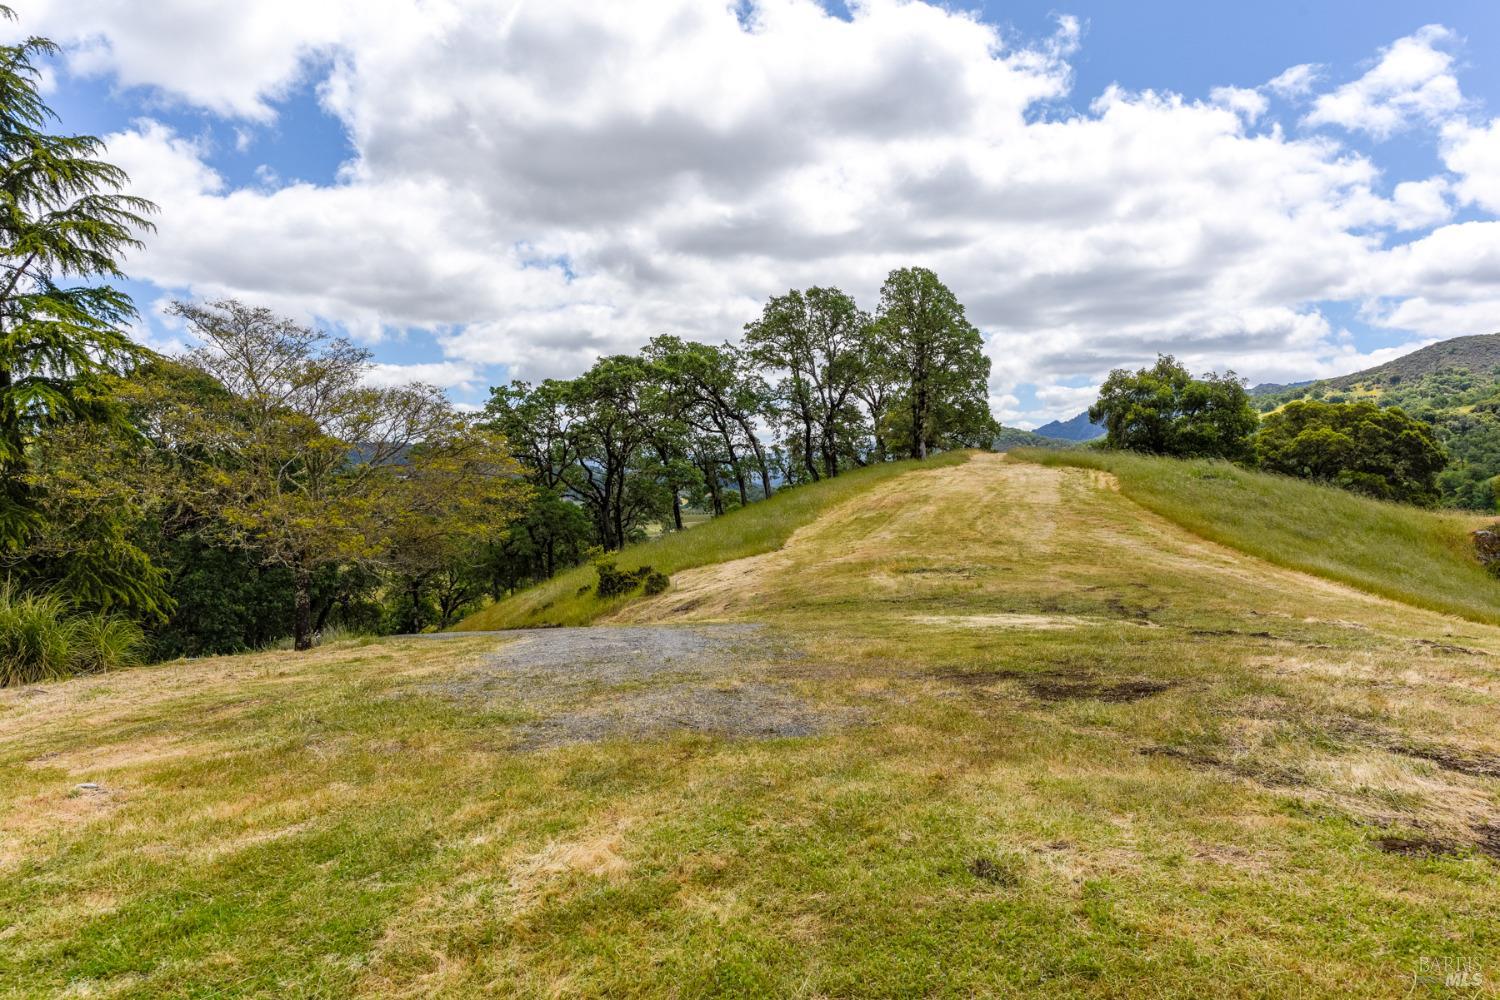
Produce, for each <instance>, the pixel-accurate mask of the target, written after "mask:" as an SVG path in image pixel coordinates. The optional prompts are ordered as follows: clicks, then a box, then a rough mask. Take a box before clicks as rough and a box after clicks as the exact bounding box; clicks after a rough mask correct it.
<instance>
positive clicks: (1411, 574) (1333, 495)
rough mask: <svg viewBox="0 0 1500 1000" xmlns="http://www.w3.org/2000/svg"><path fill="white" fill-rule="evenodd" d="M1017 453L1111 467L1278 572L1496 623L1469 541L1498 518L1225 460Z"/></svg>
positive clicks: (1201, 529)
mask: <svg viewBox="0 0 1500 1000" xmlns="http://www.w3.org/2000/svg"><path fill="white" fill-rule="evenodd" d="M1016 457H1018V458H1020V459H1022V460H1024V461H1029V462H1039V463H1041V464H1043V465H1050V466H1076V467H1078V468H1085V469H1100V470H1103V471H1106V472H1108V473H1109V474H1111V475H1112V476H1114V477H1115V478H1116V479H1117V480H1118V482H1119V484H1120V489H1121V490H1122V491H1123V492H1124V494H1125V495H1126V496H1127V497H1129V498H1130V499H1132V500H1134V501H1135V502H1136V503H1138V504H1140V505H1141V506H1142V507H1145V508H1146V509H1147V510H1150V511H1153V512H1154V513H1157V514H1160V515H1161V516H1163V517H1165V518H1168V519H1169V520H1171V521H1173V522H1175V523H1177V524H1179V525H1181V526H1183V527H1184V528H1187V529H1188V530H1189V531H1192V532H1193V533H1194V534H1197V535H1200V536H1202V537H1203V538H1207V539H1209V540H1211V541H1215V542H1219V543H1221V544H1223V545H1229V546H1232V547H1234V548H1237V549H1240V550H1241V551H1244V552H1248V553H1249V554H1251V555H1254V556H1258V557H1260V558H1261V559H1265V560H1267V561H1269V562H1273V563H1276V564H1277V565H1279V566H1286V567H1289V568H1291V569H1298V570H1302V571H1303V572H1307V573H1314V574H1317V575H1318V576H1322V577H1327V578H1328V579H1330V580H1338V581H1341V582H1343V583H1348V584H1350V585H1352V586H1356V587H1359V588H1361V589H1363V590H1368V591H1370V592H1371V593H1374V594H1380V595H1382V596H1385V597H1390V598H1393V599H1395V600H1398V601H1405V602H1407V603H1409V604H1415V605H1417V606H1418V607H1424V608H1431V609H1432V610H1434V611H1442V612H1445V613H1447V614H1452V615H1459V616H1461V617H1463V618H1468V619H1470V620H1472V621H1479V622H1488V623H1490V624H1496V623H1500V581H1497V580H1496V579H1495V578H1494V577H1493V576H1491V575H1490V574H1489V573H1487V572H1486V571H1485V570H1484V568H1483V567H1482V566H1480V565H1479V563H1478V561H1477V560H1475V558H1474V545H1473V542H1472V540H1471V539H1470V537H1469V534H1470V532H1472V531H1473V530H1474V529H1476V528H1479V527H1481V526H1484V525H1488V524H1493V523H1494V522H1495V517H1494V516H1493V515H1491V516H1489V517H1485V516H1483V515H1476V514H1472V513H1458V512H1453V511H1427V510H1420V509H1418V508H1415V507H1408V506H1404V505H1401V504H1392V503H1382V502H1380V501H1377V500H1369V499H1366V498H1365V497H1360V496H1356V495H1354V494H1352V493H1348V492H1345V491H1343V490H1336V489H1331V488H1329V487H1326V486H1319V485H1315V484H1313V483H1307V482H1302V481H1300V480H1295V479H1288V478H1286V477H1284V476H1271V475H1266V474H1264V473H1258V472H1250V471H1247V470H1245V469H1241V468H1238V467H1237V466H1234V465H1230V464H1229V463H1227V462H1209V461H1195V462H1184V461H1178V460H1176V459H1168V458H1153V457H1150V456H1145V455H1133V454H1129V453H1125V452H1108V451H1067V452H1052V451H1040V450H1025V451H1020V452H1017V453H1016Z"/></svg>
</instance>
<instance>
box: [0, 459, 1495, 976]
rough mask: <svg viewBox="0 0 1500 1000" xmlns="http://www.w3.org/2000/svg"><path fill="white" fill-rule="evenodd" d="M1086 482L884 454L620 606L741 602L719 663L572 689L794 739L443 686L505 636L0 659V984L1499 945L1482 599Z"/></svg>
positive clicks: (1104, 482)
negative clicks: (1386, 591)
mask: <svg viewBox="0 0 1500 1000" xmlns="http://www.w3.org/2000/svg"><path fill="white" fill-rule="evenodd" d="M1111 486H1112V484H1111V482H1110V481H1109V479H1108V478H1107V477H1105V476H1103V475H1102V474H1101V473H1098V472H1097V471H1093V470H1084V469H1068V468H1046V467H1042V466H1037V465H1028V464H1023V463H1019V462H1015V461H1007V460H1005V459H1003V458H1000V457H997V456H976V457H975V458H974V459H973V460H972V461H970V462H968V463H966V464H963V465H958V466H949V467H945V468H936V469H931V470H920V471H916V472H912V473H910V474H907V475H904V476H901V477H899V478H894V479H889V480H887V481H884V482H880V483H876V484H874V485H872V486H871V487H870V488H869V490H868V491H866V492H864V493H862V494H860V495H857V496H854V497H851V498H850V499H848V500H847V501H846V502H844V503H842V504H840V505H838V506H837V507H835V508H833V509H831V510H830V511H828V512H827V513H826V515H825V516H824V517H822V518H820V519H819V520H817V521H815V522H813V523H811V524H808V525H806V526H805V527H803V528H801V529H799V530H798V531H797V532H795V533H794V534H793V535H792V536H791V537H790V538H789V539H788V540H787V542H786V544H785V545H784V546H783V547H782V548H780V549H778V550H776V551H774V552H770V553H765V554H763V555H758V556H753V557H750V558H748V559H743V560H738V561H735V562H730V563H723V564H719V565H715V566H705V567H701V568H699V569H695V570H689V571H685V572H682V573H679V574H677V575H676V576H675V577H674V586H673V588H672V590H671V591H669V592H668V593H667V594H664V595H662V596H661V597H659V598H656V599H652V600H649V601H642V602H639V603H636V604H633V605H631V606H629V607H627V608H625V609H623V610H622V611H621V612H620V613H619V614H618V615H617V616H616V623H617V624H620V623H625V622H634V623H689V622H709V621H733V622H763V623H767V624H768V630H767V631H765V632H763V633H751V634H750V635H751V636H752V638H750V639H748V640H746V641H747V642H751V643H755V644H758V645H757V646H756V648H755V649H754V650H753V651H752V653H753V655H747V656H746V657H745V658H744V660H743V664H742V665H741V666H740V667H739V668H738V670H737V672H736V671H735V670H731V671H730V672H729V673H727V674H715V675H712V676H705V677H701V678H698V679H694V678H693V677H690V676H685V675H682V674H664V675H661V676H657V675H652V674H648V673H641V674H639V675H632V677H630V678H627V679H626V680H624V681H620V682H616V681H611V682H609V683H604V682H601V683H600V684H599V685H598V686H597V687H598V690H594V689H593V688H589V689H587V690H583V689H580V691H579V692H575V693H574V694H573V695H569V696H568V697H575V696H576V697H578V698H585V699H600V700H602V703H606V704H608V703H614V704H619V705H628V704H631V701H630V699H632V698H639V697H640V696H641V695H642V694H643V693H651V692H653V691H656V692H665V693H666V694H668V695H673V693H674V692H680V693H681V696H682V697H683V698H684V699H685V700H688V699H690V696H691V695H692V694H693V693H694V692H700V693H701V692H703V691H717V692H731V693H732V692H739V691H746V690H751V691H753V690H760V689H771V688H774V689H775V690H776V691H777V692H779V693H778V695H777V696H778V697H780V698H784V699H796V700H797V701H798V703H799V704H803V705H806V706H808V709H809V711H812V712H822V713H825V714H826V715H827V717H828V718H829V719H831V720H835V719H836V720H841V721H839V722H838V723H837V724H830V725H829V726H827V727H826V728H824V729H822V730H821V731H817V732H813V733H812V734H810V735H804V736H798V737H795V738H778V739H770V740H759V739H748V738H732V737H728V736H724V735H720V734H718V733H716V732H711V731H707V730H701V729H699V730H694V729H692V728H678V729H675V730H669V731H664V732H662V733H660V734H659V735H656V736H651V737H649V738H640V737H630V738H620V737H609V736H608V735H607V734H606V735H605V737H604V738H603V739H602V741H595V740H593V739H583V740H581V741H579V742H573V743H568V744H565V745H562V746H557V747H554V748H550V749H540V750H527V749H521V748H519V746H520V745H519V744H518V742H517V739H518V734H521V733H523V732H525V727H527V726H528V725H532V724H534V723H535V722H536V721H537V720H538V718H539V717H540V716H543V715H546V714H547V713H551V712H556V711H560V710H561V709H560V708H558V707H557V705H554V701H556V700H557V699H558V698H561V697H562V695H561V694H558V693H557V692H546V691H543V692H540V693H536V694H535V696H533V695H531V694H528V693H527V690H526V689H524V688H523V687H515V686H512V687H505V686H501V687H499V688H494V689H485V692H487V693H485V694H484V695H483V697H477V696H475V697H471V696H468V695H466V696H464V697H453V696H450V693H449V692H450V691H451V690H463V691H470V690H471V689H470V688H467V687H464V686H463V685H464V684H467V683H469V682H468V681H467V680H466V678H469V677H470V676H471V675H472V674H473V672H474V671H475V670H477V669H479V667H480V665H481V664H482V663H483V662H484V657H485V656H486V654H487V653H488V652H489V651H492V650H494V649H496V648H497V647H498V646H500V645H501V644H504V643H507V642H509V641H511V640H509V639H507V638H506V637H504V636H483V635H479V636H473V637H469V638H465V639H462V640H456V641H443V642H435V641H416V640H403V641H396V642H389V643H380V644H375V645H370V646H362V647H355V646H346V647H342V648H332V649H321V650H318V651H316V652H314V653H311V654H307V655H305V656H300V657H298V656H292V655H290V654H265V655H260V656H255V657H239V658H228V659H221V660H212V661H204V662H198V663H182V664H171V665H165V666H162V667H156V668H151V669H148V670H138V671H130V672H126V673H121V674H117V675H113V676H106V677H100V678H87V679H83V680H79V681H70V682H65V683H59V684H49V685H44V686H43V687H41V688H37V689H35V692H39V693H33V692H28V691H6V692H0V768H4V769H5V773H6V774H7V775H13V776H14V778H13V780H11V781H9V782H8V783H7V784H6V785H5V786H4V787H0V832H3V839H0V943H3V945H4V948H0V995H14V996H30V995H51V994H57V993H61V992H63V991H65V990H69V989H71V990H73V991H74V992H77V993H86V992H89V991H92V992H93V993H94V994H95V995H114V996H162V995H184V996H186V995H223V996H275V995H288V994H295V995H325V996H333V995H340V996H342V995H366V996H403V997H405V996H410V997H417V996H423V997H425V996H454V997H458V996H475V995H491V996H537V997H540V996H561V995H597V996H633V995H634V996H645V995H653V996H654V995H675V996H694V995H742V996H763V995H807V996H871V995H874V996H912V995H935V996H1011V995H1018V994H1023V995H1036V996H1058V995H1084V996H1119V995H1124V994H1136V993H1144V994H1150V995H1155V996H1184V997H1186V996H1201V995H1205V994H1209V993H1212V994H1215V995H1220V996H1225V997H1233V996H1268V995H1278V996H1280V995H1302V996H1345V995H1351V994H1359V995H1369V996H1390V997H1397V996H1409V995H1411V994H1412V990H1413V988H1414V985H1415V986H1420V985H1421V984H1417V983H1414V979H1413V975H1414V973H1415V972H1416V971H1418V970H1420V969H1424V968H1429V967H1430V965H1431V963H1434V962H1435V963H1448V964H1450V965H1461V966H1462V967H1463V968H1470V967H1473V968H1475V969H1477V970H1478V971H1479V972H1480V973H1481V974H1482V975H1483V976H1484V977H1486V982H1488V983H1490V984H1492V985H1493V984H1496V983H1500V964H1497V961H1496V959H1495V956H1496V955H1497V954H1500V930H1497V928H1500V874H1497V873H1500V859H1497V857H1496V854H1497V853H1500V771H1497V770H1495V769H1496V768H1500V731H1497V730H1496V728H1495V726H1494V719H1495V718H1496V712H1497V709H1500V667H1497V660H1496V657H1495V656H1494V655H1493V653H1494V651H1497V650H1500V628H1495V627H1492V626H1488V625H1482V624H1476V623H1473V622H1469V621H1464V620H1461V619H1457V618H1451V617H1446V616H1444V615H1441V614H1437V613H1434V612H1431V611H1424V610H1420V609H1417V608H1413V607H1410V606H1407V605H1404V604H1400V603H1397V602H1394V601H1391V600H1387V599H1384V598H1379V597H1374V596H1371V595H1368V594H1365V593H1363V592H1360V591H1357V590H1354V589H1351V588H1349V587H1347V586H1344V585H1342V584H1337V583H1332V582H1329V581H1327V580H1324V579H1322V578H1317V577H1311V576H1307V575H1305V574H1301V573H1297V572H1294V571H1291V570H1287V569H1282V568H1278V567H1274V566H1271V565H1269V564H1267V563H1264V562H1261V561H1259V560H1256V559H1253V558H1250V557H1248V556H1245V555H1243V554H1240V553H1237V552H1235V551H1232V550H1229V549H1226V548H1223V547H1220V546H1218V545H1214V544H1212V543H1209V542H1205V541H1203V540H1201V539H1199V538H1197V537H1195V536H1193V535H1191V534H1188V533H1187V532H1185V531H1183V530H1182V529H1180V528H1177V527H1175V526H1174V525H1172V524H1171V523H1169V522H1167V521H1165V520H1163V519H1161V518H1159V517H1157V516H1155V515H1153V514H1150V513H1148V512H1146V511H1145V510H1143V509H1142V508H1140V507H1138V506H1136V505H1135V504H1134V503H1132V502H1131V501H1130V500H1129V499H1128V498H1127V497H1126V496H1124V495H1122V494H1121V493H1119V492H1118V491H1116V490H1114V489H1112V488H1111ZM547 641H548V636H547V634H545V633H544V634H540V635H538V636H536V637H534V638H531V639H528V640H527V642H528V643H531V644H533V645H535V644H539V643H540V644H545V643H546V642H547ZM517 648H519V647H517ZM674 685H675V686H674ZM673 696H675V695H673ZM559 704H560V702H559ZM590 704H593V702H590ZM840 713H843V714H840ZM850 720H852V721H850ZM85 781H89V782H95V783H97V784H99V785H100V789H99V790H97V791H95V792H89V793H87V794H82V793H78V792H77V791H76V789H75V788H74V786H75V785H76V784H78V783H80V782H85ZM1424 963H1428V964H1425V965H1424ZM1423 988H1424V989H1425V987H1423ZM1419 995H1421V994H1420V992H1419Z"/></svg>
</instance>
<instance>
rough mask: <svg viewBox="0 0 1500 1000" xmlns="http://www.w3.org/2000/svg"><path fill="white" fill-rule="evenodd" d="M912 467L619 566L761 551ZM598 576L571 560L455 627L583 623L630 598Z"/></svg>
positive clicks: (820, 489)
mask: <svg viewBox="0 0 1500 1000" xmlns="http://www.w3.org/2000/svg"><path fill="white" fill-rule="evenodd" d="M967 457H968V456H967V453H964V452H952V453H949V454H946V455H937V456H935V457H933V458H931V459H929V460H928V461H929V462H930V463H932V464H936V465H939V466H944V465H952V464H955V463H960V462H963V461H965V460H966V459H967ZM916 467H917V463H915V462H890V463H887V464H883V465H872V466H870V467H868V468H864V469H855V470H854V471H852V472H846V473H844V474H843V475H841V476H839V477H837V478H836V479H824V480H822V481H820V482H816V483H809V484H807V485H805V486H798V487H795V488H792V489H783V490H782V491H781V492H779V493H777V494H776V495H775V496H772V497H771V498H770V499H769V500H762V501H759V502H757V503H752V504H750V505H749V506H747V507H741V508H738V509H735V510H730V511H729V512H727V513H726V514H724V515H723V516H722V517H716V518H713V519H712V520H710V521H708V522H706V523H704V524H701V525H698V526H696V527H693V528H691V529H689V530H687V531H679V532H670V533H668V534H665V535H661V536H660V537H657V538H653V539H651V540H650V541H647V542H642V543H641V544H639V545H632V546H630V547H628V548H626V549H625V550H624V551H622V552H620V553H617V554H616V555H615V556H614V558H615V561H616V563H617V565H618V566H619V567H620V568H621V569H636V568H637V567H640V566H652V567H654V568H656V569H658V570H661V571H662V572H663V573H676V572H678V571H680V570H684V569H689V568H691V567H693V566H702V565H704V564H705V563H714V562H724V561H725V560H728V559H738V558H740V557H741V556H749V555H754V554H756V553H758V552H765V551H767V550H769V549H774V548H776V547H777V546H778V545H780V544H781V543H782V542H784V541H786V539H787V537H788V536H789V535H790V534H791V533H792V532H793V531H795V530H796V529H797V528H798V527H800V526H801V525H804V524H807V523H808V522H809V521H812V520H813V519H814V518H816V517H818V516H819V515H820V514H822V513H823V512H824V511H825V510H827V509H828V508H829V507H830V506H833V505H834V504H837V503H840V502H842V501H843V500H845V499H847V498H848V497H850V496H853V495H855V494H857V493H859V492H861V491H863V490H867V489H870V488H872V487H874V486H876V485H877V484H879V483H881V482H884V481H886V480H888V479H891V478H894V477H896V476H901V475H904V474H906V473H908V472H910V471H912V470H913V469H914V468H916ZM596 579H597V576H596V574H595V572H594V569H593V567H592V566H577V567H574V568H573V569H571V570H568V571H566V572H563V573H559V574H558V575H557V576H555V577H553V578H552V579H551V580H548V581H546V582H544V583H541V584H538V585H537V586H535V587H531V588H528V589H526V590H523V591H520V592H519V593H516V594H513V595H511V596H509V597H507V598H505V599H504V600H501V601H497V602H495V603H494V604H492V605H490V606H489V607H487V608H483V609H481V610H480V611H478V612H475V613H474V614H472V615H470V616H469V617H468V618H466V619H464V620H463V621H462V622H460V623H458V625H456V626H455V627H454V630H455V631H459V632H472V631H485V630H490V629H506V628H533V627H537V626H556V625H584V624H587V623H589V622H591V621H593V620H594V619H596V618H598V617H599V616H600V615H603V614H606V613H608V612H609V610H610V609H611V608H613V607H615V606H617V605H619V604H620V603H622V602H623V601H626V600H629V598H620V599H614V600H610V601H606V600H600V599H599V598H598V597H597V596H596V595H595V594H594V593H593V592H592V586H593V584H594V582H595V580H596Z"/></svg>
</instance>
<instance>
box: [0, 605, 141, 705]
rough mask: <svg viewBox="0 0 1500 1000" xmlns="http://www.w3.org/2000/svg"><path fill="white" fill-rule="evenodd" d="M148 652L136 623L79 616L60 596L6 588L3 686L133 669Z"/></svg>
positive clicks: (0, 633) (1, 614) (1, 609)
mask: <svg viewBox="0 0 1500 1000" xmlns="http://www.w3.org/2000/svg"><path fill="white" fill-rule="evenodd" d="M145 648H146V637H145V635H144V634H143V633H142V632H141V628H140V626H139V625H137V624H135V623H134V622H132V621H129V620H127V619H124V618H120V617H118V616H116V615H107V614H94V613H86V612H77V611H74V610H73V609H72V608H71V607H70V606H69V605H68V603H67V602H66V601H64V600H63V599H62V598H60V597H58V596H57V595H55V594H36V593H18V592H16V591H15V590H14V589H12V588H11V587H9V586H6V587H0V687H11V686H14V685H17V684H30V683H32V682H34V681H42V680H52V679H55V678H59V677H70V676H73V675H75V674H94V673H101V672H103V671H105V670H114V669H116V668H118V667H125V666H131V665H134V664H136V663H139V662H140V661H141V658H142V655H143V653H144V651H145Z"/></svg>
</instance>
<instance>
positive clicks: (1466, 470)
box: [1255, 333, 1500, 511]
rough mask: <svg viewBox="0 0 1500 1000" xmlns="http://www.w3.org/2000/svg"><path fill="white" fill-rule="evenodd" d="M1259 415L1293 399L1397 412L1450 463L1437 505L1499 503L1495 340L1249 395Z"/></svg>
mask: <svg viewBox="0 0 1500 1000" xmlns="http://www.w3.org/2000/svg"><path fill="white" fill-rule="evenodd" d="M1255 395H1256V396H1257V398H1256V400H1255V405H1256V406H1257V408H1259V409H1260V410H1261V412H1263V413H1269V412H1271V411H1272V410H1276V409H1279V408H1280V407H1282V406H1285V405H1286V404H1287V403H1290V402H1291V401H1293V400H1296V399H1320V400H1324V401H1326V402H1330V403H1348V402H1355V401H1360V400H1368V401H1369V402H1372V403H1375V404H1377V405H1379V406H1399V407H1401V408H1402V409H1404V410H1405V411H1406V412H1407V413H1409V414H1411V415H1412V416H1414V417H1416V418H1417V419H1419V420H1425V421H1427V422H1428V423H1430V424H1432V426H1433V427H1434V428H1435V429H1436V431H1437V434H1438V438H1439V439H1440V440H1441V441H1442V442H1443V446H1444V447H1445V448H1447V450H1448V455H1449V458H1450V463H1449V465H1448V468H1446V469H1444V470H1443V472H1442V473H1441V475H1439V477H1438V488H1439V490H1440V491H1441V493H1442V497H1443V502H1444V503H1447V504H1450V505H1452V506H1455V507H1466V508H1469V509H1472V510H1486V511H1493V510H1495V508H1496V504H1497V502H1500V333H1490V334H1483V335H1480V336H1473V337H1455V338H1453V339H1452V340H1445V341H1442V342H1441V343H1438V344H1432V345H1431V346H1429V347H1424V348H1422V349H1421V350H1419V351H1413V352H1411V353H1410V354H1403V355H1402V356H1401V357H1399V358H1397V359H1396V360H1394V361H1388V362H1386V363H1385V364H1383V365H1377V366H1376V367H1374V368H1366V369H1365V370H1364V371H1358V372H1354V373H1353V374H1351V375H1341V376H1339V377H1338V378H1330V379H1323V380H1322V381H1318V382H1312V383H1306V384H1303V385H1296V386H1284V387H1280V388H1277V389H1275V390H1273V391H1270V392H1266V393H1258V394H1255Z"/></svg>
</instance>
